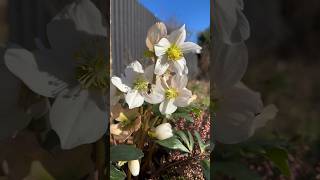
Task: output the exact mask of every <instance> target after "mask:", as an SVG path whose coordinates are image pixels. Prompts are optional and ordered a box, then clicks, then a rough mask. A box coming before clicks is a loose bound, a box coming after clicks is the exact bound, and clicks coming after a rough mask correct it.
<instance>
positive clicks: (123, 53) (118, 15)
mask: <svg viewBox="0 0 320 180" xmlns="http://www.w3.org/2000/svg"><path fill="white" fill-rule="evenodd" d="M156 21H157V18H156V17H155V16H154V15H153V14H152V13H151V12H150V11H148V10H147V9H146V8H144V7H143V6H142V5H141V4H139V2H137V1H136V0H111V41H112V43H111V52H112V66H113V73H114V74H117V75H119V74H120V72H122V70H123V69H124V67H125V65H126V64H128V63H129V62H131V61H133V60H135V59H140V58H142V57H143V53H144V51H145V50H146V45H145V39H146V35H147V31H148V29H149V27H150V26H152V25H153V24H154V23H155V22H156Z"/></svg>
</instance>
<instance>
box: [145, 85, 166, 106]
mask: <svg viewBox="0 0 320 180" xmlns="http://www.w3.org/2000/svg"><path fill="white" fill-rule="evenodd" d="M143 97H144V100H145V101H146V102H148V103H150V104H159V103H160V102H162V101H163V100H164V94H163V93H161V92H159V91H157V90H156V89H154V90H152V91H151V93H150V94H147V93H144V94H143Z"/></svg>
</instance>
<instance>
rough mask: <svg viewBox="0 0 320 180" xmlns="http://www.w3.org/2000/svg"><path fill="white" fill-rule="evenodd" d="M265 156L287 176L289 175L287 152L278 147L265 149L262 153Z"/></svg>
mask: <svg viewBox="0 0 320 180" xmlns="http://www.w3.org/2000/svg"><path fill="white" fill-rule="evenodd" d="M264 156H265V157H266V158H268V159H269V160H270V161H272V162H273V164H274V165H275V166H276V167H277V168H278V169H279V170H280V171H281V173H282V174H283V175H285V176H287V177H290V175H291V172H290V168H289V163H288V152H287V151H286V150H285V149H283V148H279V147H273V148H268V149H266V152H265V154H264Z"/></svg>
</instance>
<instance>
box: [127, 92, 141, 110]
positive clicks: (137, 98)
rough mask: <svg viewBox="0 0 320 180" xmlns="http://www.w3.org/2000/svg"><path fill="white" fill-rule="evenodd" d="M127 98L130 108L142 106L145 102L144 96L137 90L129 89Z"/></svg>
mask: <svg viewBox="0 0 320 180" xmlns="http://www.w3.org/2000/svg"><path fill="white" fill-rule="evenodd" d="M125 100H126V102H127V104H128V106H129V109H133V108H136V107H140V106H142V104H143V102H144V98H143V96H142V95H141V94H140V93H139V92H138V91H137V90H131V91H129V92H128V93H127V94H126V96H125Z"/></svg>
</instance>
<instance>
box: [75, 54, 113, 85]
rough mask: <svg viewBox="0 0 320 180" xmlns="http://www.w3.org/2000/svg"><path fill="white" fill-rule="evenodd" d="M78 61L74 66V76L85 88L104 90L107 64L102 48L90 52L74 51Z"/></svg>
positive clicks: (106, 78) (106, 80)
mask: <svg viewBox="0 0 320 180" xmlns="http://www.w3.org/2000/svg"><path fill="white" fill-rule="evenodd" d="M74 58H75V59H76V60H77V61H78V62H79V64H78V66H77V67H76V78H77V80H78V81H79V83H80V84H81V86H82V87H83V88H85V89H99V90H106V88H107V86H108V85H109V83H108V79H109V78H108V76H109V71H108V66H107V61H106V59H105V56H104V53H103V50H100V51H99V52H97V53H93V54H90V53H88V52H85V51H84V50H80V51H77V52H76V53H74Z"/></svg>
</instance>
